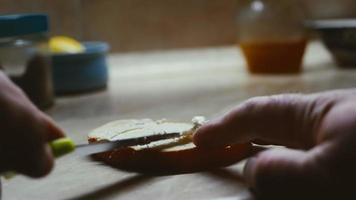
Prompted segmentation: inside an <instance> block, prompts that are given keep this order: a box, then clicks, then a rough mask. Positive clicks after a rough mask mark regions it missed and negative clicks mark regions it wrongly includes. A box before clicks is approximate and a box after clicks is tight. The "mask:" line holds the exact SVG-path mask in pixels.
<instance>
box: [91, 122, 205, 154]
mask: <svg viewBox="0 0 356 200" xmlns="http://www.w3.org/2000/svg"><path fill="white" fill-rule="evenodd" d="M205 122H206V120H205V118H204V117H202V116H196V117H194V118H193V119H192V123H182V122H172V121H168V120H166V119H161V120H152V119H139V120H137V119H130V120H117V121H113V122H110V123H108V124H105V125H103V126H101V127H99V128H97V129H94V130H93V131H92V132H91V133H89V135H88V137H89V141H91V142H105V141H116V140H123V139H129V138H136V137H145V136H151V135H161V134H166V133H179V134H180V135H181V136H180V137H177V138H172V139H165V140H160V141H155V142H152V143H150V144H147V145H137V146H133V147H132V148H133V149H135V150H141V149H146V148H156V149H161V150H163V151H170V150H176V148H175V147H176V146H181V147H180V148H183V146H184V148H189V147H191V148H192V147H194V144H193V143H191V141H192V136H193V134H194V132H195V130H196V129H198V128H199V127H200V126H201V125H202V124H204V123H205ZM189 143H190V144H189Z"/></svg>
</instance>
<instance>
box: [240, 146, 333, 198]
mask: <svg viewBox="0 0 356 200" xmlns="http://www.w3.org/2000/svg"><path fill="white" fill-rule="evenodd" d="M322 148H324V147H322ZM325 148H326V147H325ZM322 151H323V150H320V151H316V152H322ZM318 156H323V155H319V154H316V153H312V152H304V151H300V150H291V149H272V150H267V151H264V152H262V153H260V154H258V155H257V156H256V157H254V158H251V159H250V160H249V161H248V162H247V164H246V165H245V169H244V175H245V179H246V182H247V183H248V185H249V187H250V188H251V190H252V191H253V192H254V194H255V195H256V197H257V199H305V198H306V197H308V199H313V198H316V199H319V198H321V197H322V196H323V195H325V197H330V196H331V195H334V193H333V191H335V187H333V184H332V181H331V180H330V179H329V178H328V174H327V173H326V171H327V170H326V168H325V166H324V165H322V164H321V163H319V162H318V159H316V157H318ZM333 189H334V190H333Z"/></svg>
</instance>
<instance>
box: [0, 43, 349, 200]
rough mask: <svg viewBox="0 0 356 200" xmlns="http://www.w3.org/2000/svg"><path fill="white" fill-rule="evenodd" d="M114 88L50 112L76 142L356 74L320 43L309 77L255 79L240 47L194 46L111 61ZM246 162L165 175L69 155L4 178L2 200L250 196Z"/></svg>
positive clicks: (317, 87)
mask: <svg viewBox="0 0 356 200" xmlns="http://www.w3.org/2000/svg"><path fill="white" fill-rule="evenodd" d="M109 66H110V81H109V86H108V88H107V90H104V91H99V92H95V93H90V94H81V95H74V96H67V97H60V98H58V99H57V102H56V106H55V107H53V108H52V109H51V110H49V111H48V113H49V114H50V115H51V116H52V117H53V118H54V119H55V120H56V121H57V122H58V124H59V125H60V126H61V127H62V128H63V129H64V130H65V131H66V133H67V134H68V136H70V137H72V138H73V139H74V140H75V141H76V142H78V143H83V142H86V136H87V133H88V132H89V131H90V130H92V129H93V128H95V127H97V126H99V125H102V124H103V123H106V122H108V121H111V120H115V119H126V118H147V117H148V118H154V119H161V118H168V119H174V120H184V121H188V120H190V119H191V117H192V116H195V115H204V116H207V117H208V118H213V117H215V116H218V115H220V114H222V113H224V112H226V111H227V110H229V109H230V108H232V107H233V106H234V105H236V104H238V103H239V102H241V101H244V100H246V99H248V98H250V97H253V96H260V95H270V94H277V93H285V92H306V93H309V92H318V91H324V90H329V89H337V88H350V87H354V86H356V70H340V69H338V68H336V67H335V63H333V61H332V59H331V57H330V55H329V54H328V52H326V50H325V49H324V47H323V46H322V45H321V44H320V43H316V42H314V43H311V44H309V46H308V50H307V53H306V57H305V65H304V72H303V73H302V74H299V75H289V76H252V75H249V74H248V73H247V72H246V70H245V64H244V61H243V59H242V57H241V53H240V51H239V50H238V49H236V48H234V47H222V48H210V49H206V48H205V49H188V50H176V51H164V52H150V53H130V54H115V55H110V57H109ZM242 165H243V162H241V163H239V164H237V165H235V166H232V167H230V168H227V169H222V170H218V171H214V172H203V173H197V174H187V175H178V176H164V177H145V176H142V175H139V174H132V173H125V172H121V171H118V170H114V169H111V168H109V167H106V166H101V165H99V164H97V163H93V162H89V161H88V160H86V159H84V158H79V157H76V156H71V155H70V156H66V157H63V158H60V159H58V160H57V162H56V167H55V169H54V170H53V173H51V174H50V175H49V176H48V177H46V178H43V179H39V180H34V179H29V178H26V177H23V176H17V177H15V178H14V179H12V180H9V181H6V180H5V181H3V199H27V200H30V199H36V200H39V199H142V198H145V200H150V199H155V200H161V199H162V200H164V199H185V200H190V199H249V197H248V196H249V194H248V192H247V190H246V187H245V185H244V182H243V180H242V178H241V168H242Z"/></svg>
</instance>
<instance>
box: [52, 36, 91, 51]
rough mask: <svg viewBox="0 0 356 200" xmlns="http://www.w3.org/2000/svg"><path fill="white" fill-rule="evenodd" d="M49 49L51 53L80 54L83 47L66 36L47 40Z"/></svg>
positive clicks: (83, 49)
mask: <svg viewBox="0 0 356 200" xmlns="http://www.w3.org/2000/svg"><path fill="white" fill-rule="evenodd" d="M49 48H50V51H51V52H52V53H80V52H84V51H85V47H84V46H83V45H82V44H81V43H80V42H78V41H77V40H75V39H73V38H70V37H66V36H55V37H52V38H51V39H50V40H49Z"/></svg>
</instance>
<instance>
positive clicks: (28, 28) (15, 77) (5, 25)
mask: <svg viewBox="0 0 356 200" xmlns="http://www.w3.org/2000/svg"><path fill="white" fill-rule="evenodd" d="M47 32H48V17H47V15H44V14H16V15H15V14H14V15H0V68H2V70H3V71H4V73H5V74H6V75H8V76H9V77H10V78H11V79H12V81H13V82H14V83H16V84H17V85H18V86H19V87H20V88H21V89H22V90H23V91H24V92H25V93H26V94H27V96H28V97H29V98H30V100H31V101H32V102H33V103H34V104H35V105H36V106H37V107H39V108H41V109H45V108H48V107H50V106H51V105H52V104H53V103H54V95H53V85H52V76H51V64H50V56H49V51H48V46H47V44H48V43H47V42H48V37H47Z"/></svg>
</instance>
